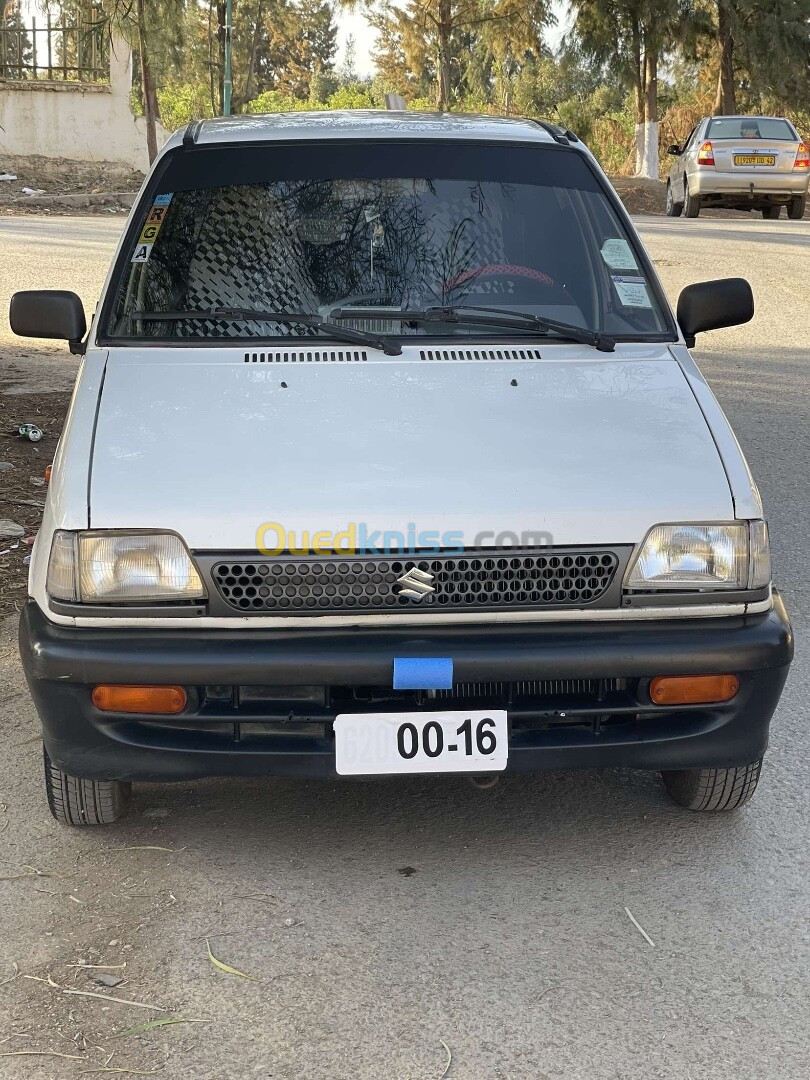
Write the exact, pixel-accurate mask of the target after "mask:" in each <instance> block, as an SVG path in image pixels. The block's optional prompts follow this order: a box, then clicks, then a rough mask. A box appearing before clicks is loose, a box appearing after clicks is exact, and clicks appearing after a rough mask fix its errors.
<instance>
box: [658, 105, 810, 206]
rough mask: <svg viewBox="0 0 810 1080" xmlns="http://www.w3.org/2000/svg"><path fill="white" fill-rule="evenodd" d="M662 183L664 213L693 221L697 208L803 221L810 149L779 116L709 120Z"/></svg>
mask: <svg viewBox="0 0 810 1080" xmlns="http://www.w3.org/2000/svg"><path fill="white" fill-rule="evenodd" d="M667 153H668V154H671V155H672V156H673V157H674V158H675V160H674V161H673V163H672V167H671V168H670V170H669V178H668V179H667V214H668V215H669V216H670V217H679V216H680V215H681V213H682V212H683V214H684V216H685V217H697V216H698V214H699V213H700V211H701V208H702V207H712V208H714V209H720V210H761V211H762V216H763V217H764V218H772V219H776V218H778V217H779V215H780V213H781V212H782V207H783V206H786V207H787V214H788V217H789V218H791V219H793V220H798V219H800V218H802V217H804V211H805V206H806V203H807V187H808V183H810V150H808V146H807V143H805V142H803V141H802V139H801V137H800V136H799V134H798V132H797V131H796V129H795V128H794V126H793V125H792V124H791V123H790V121H789V120H785V119H784V118H783V117H778V116H709V117H704V118H703V119H702V120H701V121H700V123H698V124H696V125H695V127H694V128H692V130H691V132H690V133H689V136H688V137H687V139H686V141H685V143H684V144H683V146H678V145H677V144H676V145H673V146H670V147H668V148H667Z"/></svg>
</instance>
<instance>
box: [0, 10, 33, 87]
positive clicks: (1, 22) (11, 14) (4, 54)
mask: <svg viewBox="0 0 810 1080" xmlns="http://www.w3.org/2000/svg"><path fill="white" fill-rule="evenodd" d="M0 29H2V30H3V31H4V32H3V33H2V34H0V78H2V79H24V78H26V74H27V71H26V65H28V64H30V63H31V60H32V58H33V50H32V48H31V38H30V37H29V35H28V33H27V32H26V28H25V25H24V23H23V21H22V16H21V14H20V11H19V9H18V8H13V7H8V8H5V9H3V8H0Z"/></svg>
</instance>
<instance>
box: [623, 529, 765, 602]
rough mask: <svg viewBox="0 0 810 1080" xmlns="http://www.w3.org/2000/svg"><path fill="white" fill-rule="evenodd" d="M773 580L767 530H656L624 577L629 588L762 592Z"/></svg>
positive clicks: (643, 545)
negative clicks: (747, 590) (757, 590)
mask: <svg viewBox="0 0 810 1080" xmlns="http://www.w3.org/2000/svg"><path fill="white" fill-rule="evenodd" d="M770 580H771V560H770V549H769V545H768V526H767V525H766V523H765V522H764V521H751V522H747V521H742V522H736V523H734V524H733V525H688V524H684V525H656V526H654V528H652V529H650V531H649V532H648V533H647V536H646V538H645V540H644V543H643V544H642V545H641V550H640V551H639V553H638V556H637V557H636V559H635V562H633V563H631V564H630V567H629V568H628V571H627V574H626V575H625V581H624V584H625V588H627V589H646V590H649V589H695V590H700V589H760V588H764V587H765V586H766V585H768V584H769V583H770Z"/></svg>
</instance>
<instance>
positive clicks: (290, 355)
mask: <svg viewBox="0 0 810 1080" xmlns="http://www.w3.org/2000/svg"><path fill="white" fill-rule="evenodd" d="M367 359H368V356H367V355H366V353H365V352H364V351H363V350H361V349H307V350H306V351H305V352H304V351H298V352H246V353H245V363H246V364H307V363H313V364H331V363H332V362H341V363H343V362H346V361H355V360H367Z"/></svg>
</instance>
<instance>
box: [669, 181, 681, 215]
mask: <svg viewBox="0 0 810 1080" xmlns="http://www.w3.org/2000/svg"><path fill="white" fill-rule="evenodd" d="M682 210H683V203H682V202H675V198H674V196H673V194H672V184H671V183H670V181H669V180H667V217H680V216H681V211H682Z"/></svg>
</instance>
